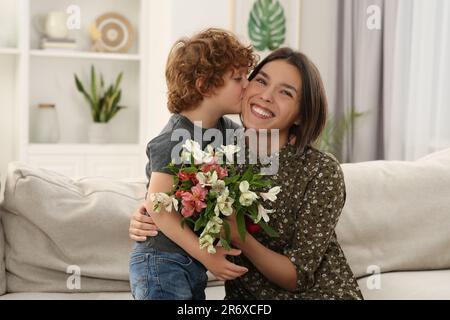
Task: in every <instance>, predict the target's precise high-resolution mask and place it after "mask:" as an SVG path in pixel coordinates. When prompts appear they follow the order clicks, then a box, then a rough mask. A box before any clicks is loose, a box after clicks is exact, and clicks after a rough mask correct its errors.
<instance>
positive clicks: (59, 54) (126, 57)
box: [0, 50, 141, 61]
mask: <svg viewBox="0 0 450 320" xmlns="http://www.w3.org/2000/svg"><path fill="white" fill-rule="evenodd" d="M0 52H1V51H0ZM30 55H31V56H32V57H51V58H71V59H93V60H96V59H97V60H123V61H140V60H141V57H140V56H139V55H138V54H122V53H100V52H84V51H69V50H31V51H30Z"/></svg>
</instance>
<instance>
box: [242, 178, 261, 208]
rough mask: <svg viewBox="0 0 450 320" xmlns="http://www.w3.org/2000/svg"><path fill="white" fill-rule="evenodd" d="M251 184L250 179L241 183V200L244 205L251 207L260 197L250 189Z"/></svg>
mask: <svg viewBox="0 0 450 320" xmlns="http://www.w3.org/2000/svg"><path fill="white" fill-rule="evenodd" d="M249 187H250V184H249V183H248V181H242V182H241V183H240V184H239V190H240V191H241V196H240V197H239V202H240V203H241V204H242V205H243V206H244V207H249V206H251V205H252V203H253V202H254V201H255V200H256V199H258V195H257V194H256V193H254V192H253V191H250V190H249Z"/></svg>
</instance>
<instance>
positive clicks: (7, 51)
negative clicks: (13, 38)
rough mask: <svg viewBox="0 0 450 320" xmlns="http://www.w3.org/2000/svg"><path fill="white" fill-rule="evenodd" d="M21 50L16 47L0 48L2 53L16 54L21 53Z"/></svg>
mask: <svg viewBox="0 0 450 320" xmlns="http://www.w3.org/2000/svg"><path fill="white" fill-rule="evenodd" d="M19 53H20V50H19V49H16V48H0V54H10V55H14V54H19Z"/></svg>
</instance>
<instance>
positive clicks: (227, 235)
mask: <svg viewBox="0 0 450 320" xmlns="http://www.w3.org/2000/svg"><path fill="white" fill-rule="evenodd" d="M222 226H223V231H224V232H225V239H226V240H227V241H230V237H231V229H230V224H229V223H228V221H227V220H226V219H224V220H223V224H222Z"/></svg>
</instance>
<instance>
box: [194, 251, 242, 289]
mask: <svg viewBox="0 0 450 320" xmlns="http://www.w3.org/2000/svg"><path fill="white" fill-rule="evenodd" d="M240 254H241V250H237V249H231V250H229V251H228V250H225V249H224V248H222V247H218V246H216V253H214V254H210V253H207V255H208V256H206V258H205V260H204V261H202V263H203V265H204V266H205V267H206V268H207V269H208V270H209V271H210V272H211V273H212V274H213V275H215V276H216V278H217V279H218V280H221V281H225V280H233V279H236V278H238V277H240V276H242V275H244V274H245V273H247V272H248V269H247V268H245V267H241V266H238V265H237V264H234V263H232V262H230V261H228V260H227V258H226V256H227V255H230V256H238V255H240Z"/></svg>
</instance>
